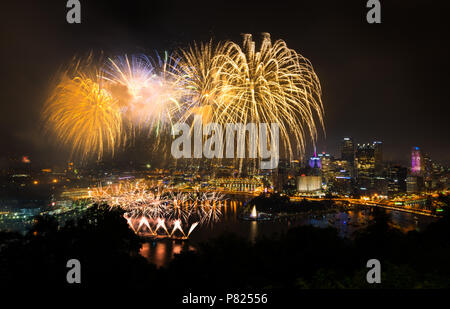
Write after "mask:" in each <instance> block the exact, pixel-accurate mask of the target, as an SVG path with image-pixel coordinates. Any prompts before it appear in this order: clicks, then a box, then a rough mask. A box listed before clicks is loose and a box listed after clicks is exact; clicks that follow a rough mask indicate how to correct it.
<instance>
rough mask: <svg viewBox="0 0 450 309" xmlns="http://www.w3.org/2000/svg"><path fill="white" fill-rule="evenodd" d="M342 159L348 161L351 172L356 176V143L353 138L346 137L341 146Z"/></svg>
mask: <svg viewBox="0 0 450 309" xmlns="http://www.w3.org/2000/svg"><path fill="white" fill-rule="evenodd" d="M341 160H344V161H347V162H348V163H349V165H350V174H351V176H352V177H353V176H354V166H355V144H354V143H353V138H351V137H344V140H343V141H342V146H341Z"/></svg>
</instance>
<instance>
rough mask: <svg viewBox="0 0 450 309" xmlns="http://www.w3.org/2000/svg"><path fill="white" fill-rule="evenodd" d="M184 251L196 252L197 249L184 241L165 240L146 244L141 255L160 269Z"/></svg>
mask: <svg viewBox="0 0 450 309" xmlns="http://www.w3.org/2000/svg"><path fill="white" fill-rule="evenodd" d="M183 250H187V251H195V248H194V247H193V246H192V245H189V244H188V243H186V242H184V241H178V240H168V239H164V240H154V241H149V242H146V243H144V244H143V245H142V247H141V249H140V251H139V254H140V255H142V256H143V257H145V258H146V259H147V260H148V261H149V262H152V263H153V264H155V265H156V267H158V268H159V267H162V266H165V265H167V264H168V263H169V261H170V260H172V259H173V258H174V257H175V254H180V253H181V252H182V251H183Z"/></svg>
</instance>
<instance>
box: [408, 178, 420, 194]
mask: <svg viewBox="0 0 450 309" xmlns="http://www.w3.org/2000/svg"><path fill="white" fill-rule="evenodd" d="M422 189H423V177H421V176H415V175H409V176H408V177H407V178H406V192H407V193H419V192H420V191H422Z"/></svg>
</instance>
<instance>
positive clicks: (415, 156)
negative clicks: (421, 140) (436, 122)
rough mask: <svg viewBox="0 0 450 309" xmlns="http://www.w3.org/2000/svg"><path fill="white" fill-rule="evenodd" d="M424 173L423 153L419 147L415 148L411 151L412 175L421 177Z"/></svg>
mask: <svg viewBox="0 0 450 309" xmlns="http://www.w3.org/2000/svg"><path fill="white" fill-rule="evenodd" d="M422 172H423V160H422V152H421V151H420V148H419V147H417V146H416V147H413V148H412V151H411V175H414V176H420V175H422Z"/></svg>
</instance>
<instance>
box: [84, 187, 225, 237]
mask: <svg viewBox="0 0 450 309" xmlns="http://www.w3.org/2000/svg"><path fill="white" fill-rule="evenodd" d="M90 197H91V198H92V199H93V201H94V202H95V203H97V204H108V205H109V206H110V207H111V208H113V207H121V208H123V209H124V210H125V211H126V213H125V218H126V219H127V222H128V224H129V225H130V227H131V228H132V229H133V230H134V231H135V232H136V233H140V234H144V235H151V236H165V237H175V234H176V233H177V232H178V233H180V235H182V237H188V236H189V235H190V234H191V232H192V231H193V230H194V229H195V228H196V227H197V226H198V225H199V224H212V223H213V222H216V221H218V220H219V218H220V217H221V214H222V213H221V211H220V207H219V206H220V202H221V200H222V199H223V196H222V195H221V194H219V193H216V192H199V191H195V192H179V191H173V190H167V189H162V188H161V187H155V186H147V185H146V184H145V183H144V182H142V181H136V182H122V183H118V184H113V185H108V186H106V187H102V186H99V187H98V188H94V189H93V190H92V191H90Z"/></svg>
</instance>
